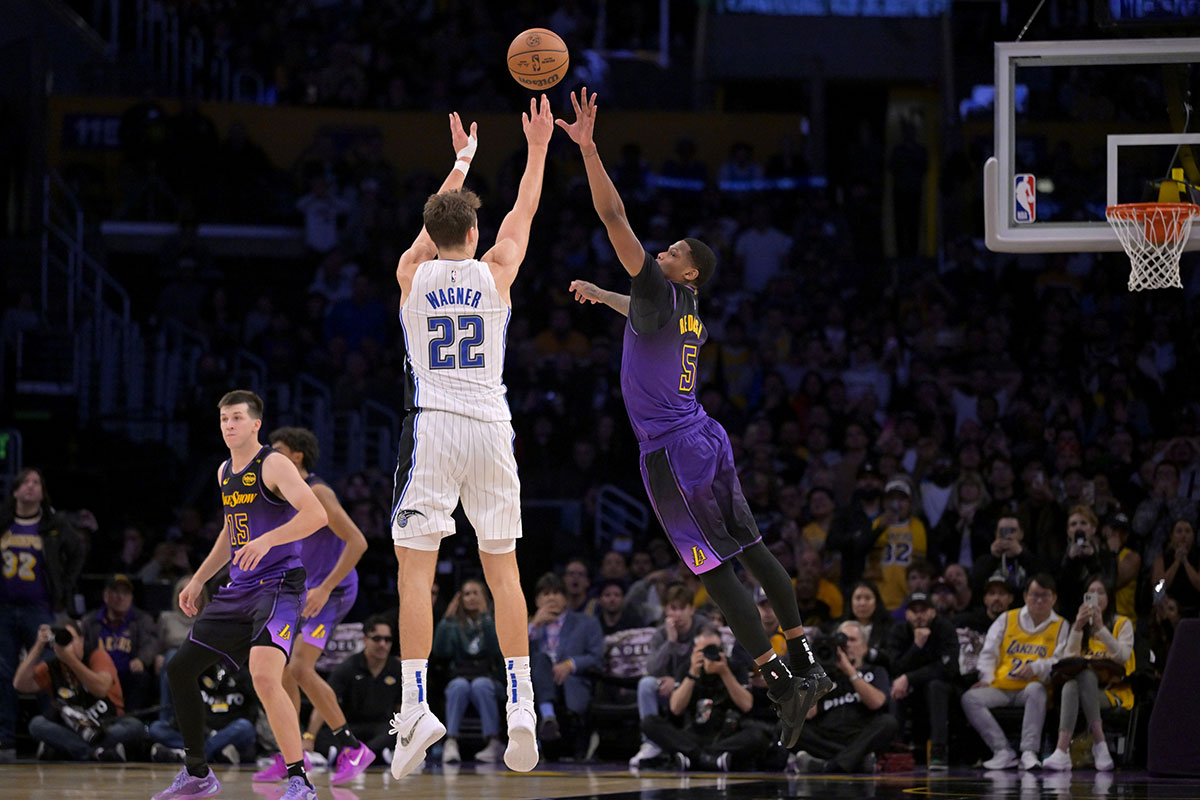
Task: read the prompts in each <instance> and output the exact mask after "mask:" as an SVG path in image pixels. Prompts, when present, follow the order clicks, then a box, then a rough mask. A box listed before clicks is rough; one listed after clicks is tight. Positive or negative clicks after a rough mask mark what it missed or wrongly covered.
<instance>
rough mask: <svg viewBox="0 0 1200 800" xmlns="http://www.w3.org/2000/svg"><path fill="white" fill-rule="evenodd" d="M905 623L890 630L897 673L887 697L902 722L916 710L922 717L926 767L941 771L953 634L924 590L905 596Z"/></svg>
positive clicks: (954, 656)
mask: <svg viewBox="0 0 1200 800" xmlns="http://www.w3.org/2000/svg"><path fill="white" fill-rule="evenodd" d="M904 619H905V622H906V623H907V624H905V625H898V626H896V627H895V628H893V629H892V632H891V638H890V640H889V642H888V646H887V649H888V654H889V656H890V660H891V665H892V666H891V671H892V672H894V673H895V675H896V677H895V678H894V679H893V680H892V686H891V696H892V699H893V700H895V701H896V703H897V709H898V711H899V713H900V716H901V719H904V718H911V716H912V715H913V714H914V712H916V710H917V709H919V710H920V712H923V713H924V717H925V720H924V721H925V722H926V723H927V724H928V726H929V733H930V740H931V741H932V748H931V749H930V751H929V768H930V769H946V768H947V767H948V766H949V762H948V755H947V745H948V743H949V741H950V739H949V726H950V696H951V693H952V692H953V689H952V688H951V687H952V684H953V683H954V681H955V679H956V678H957V677H958V634H957V633H956V632H955V630H954V625H953V624H951V622H950V620H949V618H947V617H943V616H941V615H939V614H938V610H937V608H936V607H935V606H934V605H933V603H932V602H931V600H930V598H929V595H928V594H926V593H924V592H914V593H912V594H911V595H909V597H908V601H907V603H906V604H905V610H904Z"/></svg>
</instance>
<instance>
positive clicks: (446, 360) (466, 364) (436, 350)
mask: <svg viewBox="0 0 1200 800" xmlns="http://www.w3.org/2000/svg"><path fill="white" fill-rule="evenodd" d="M458 329H459V330H460V331H466V330H469V331H470V332H471V333H470V335H469V336H467V337H465V338H464V339H463V340H462V341H460V342H459V343H458V366H460V367H462V368H463V369H478V368H479V367H482V366H483V353H476V354H474V355H472V353H471V348H473V347H478V346H479V345H481V344H483V317H481V316H479V315H478V314H469V315H464V316H461V317H459V318H458ZM429 332H430V333H436V334H437V337H436V338H434V339H430V340H429V368H430V369H454V366H455V364H454V354H453V353H450V354H449V355H443V354H442V349H443V348H445V347H449V346H452V345H453V344H454V319H453V318H452V317H430V318H429Z"/></svg>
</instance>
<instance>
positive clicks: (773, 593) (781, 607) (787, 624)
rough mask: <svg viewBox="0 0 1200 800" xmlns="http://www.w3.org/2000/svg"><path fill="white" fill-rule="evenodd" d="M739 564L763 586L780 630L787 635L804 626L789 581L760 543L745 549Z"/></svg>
mask: <svg viewBox="0 0 1200 800" xmlns="http://www.w3.org/2000/svg"><path fill="white" fill-rule="evenodd" d="M738 561H741V562H742V566H744V567H745V568H746V569H748V570H750V574H751V575H753V576H754V579H755V580H757V581H758V582H759V584H760V585H761V586H762V588H763V592H764V593H765V594H766V595H767V599H768V600H770V601H771V608H773V609H774V610H775V616H776V617H778V618H779V627H781V628H783V629H784V630H785V631H786V630H789V629H791V628H798V627H800V626H801V625H802V624H804V623H803V621H802V620H801V619H800V607H799V606H798V605H796V590H795V589H793V588H792V579H791V578H789V577H788V574H787V570H785V569H784V568H783V565H782V564H780V563H779V561H778V560H777V559H776V558H775V556H773V555H772V554H771V551H770V550H768V549H767V546H766V545H765V544H763V543H762V542H759V543H758V544H754V545H751V546H750V547H747V548H746V549H745V550H743V551H742V552H741V555H739V556H738ZM701 578H703V576H701ZM709 593H710V594H711V592H709Z"/></svg>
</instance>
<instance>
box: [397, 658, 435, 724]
mask: <svg viewBox="0 0 1200 800" xmlns="http://www.w3.org/2000/svg"><path fill="white" fill-rule="evenodd" d="M428 669H429V662H428V661H427V660H426V659H424V658H406V659H404V660H402V661H401V662H400V674H401V676H402V687H401V689H402V691H401V693H400V714H401V715H402V716H408V715H409V713H411V712H412V711H413V710H414V709H415V707H416V706H425V707H426V708H428V707H429V698H428V697H427V696H426V694H425V688H426V687H425V683H426V679H425V673H426V672H427V671H428Z"/></svg>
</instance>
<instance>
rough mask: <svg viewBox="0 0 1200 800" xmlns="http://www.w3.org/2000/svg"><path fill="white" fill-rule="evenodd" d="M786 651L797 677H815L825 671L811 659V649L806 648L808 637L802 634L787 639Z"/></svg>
mask: <svg viewBox="0 0 1200 800" xmlns="http://www.w3.org/2000/svg"><path fill="white" fill-rule="evenodd" d="M787 649H788V661H790V662H791V664H792V671H793V672H795V673H796V674H797V675H816V674H818V673H821V672H824V671H825V670H824V669H822V668H821V665H820V664H818V663H817V660H816V659H815V658H813V654H812V648H811V647H809V646H808V637H807V636H805V635H804V634H803V633H802V634H800V635H799V636H794V637H792V638H791V639H788V640H787Z"/></svg>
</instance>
